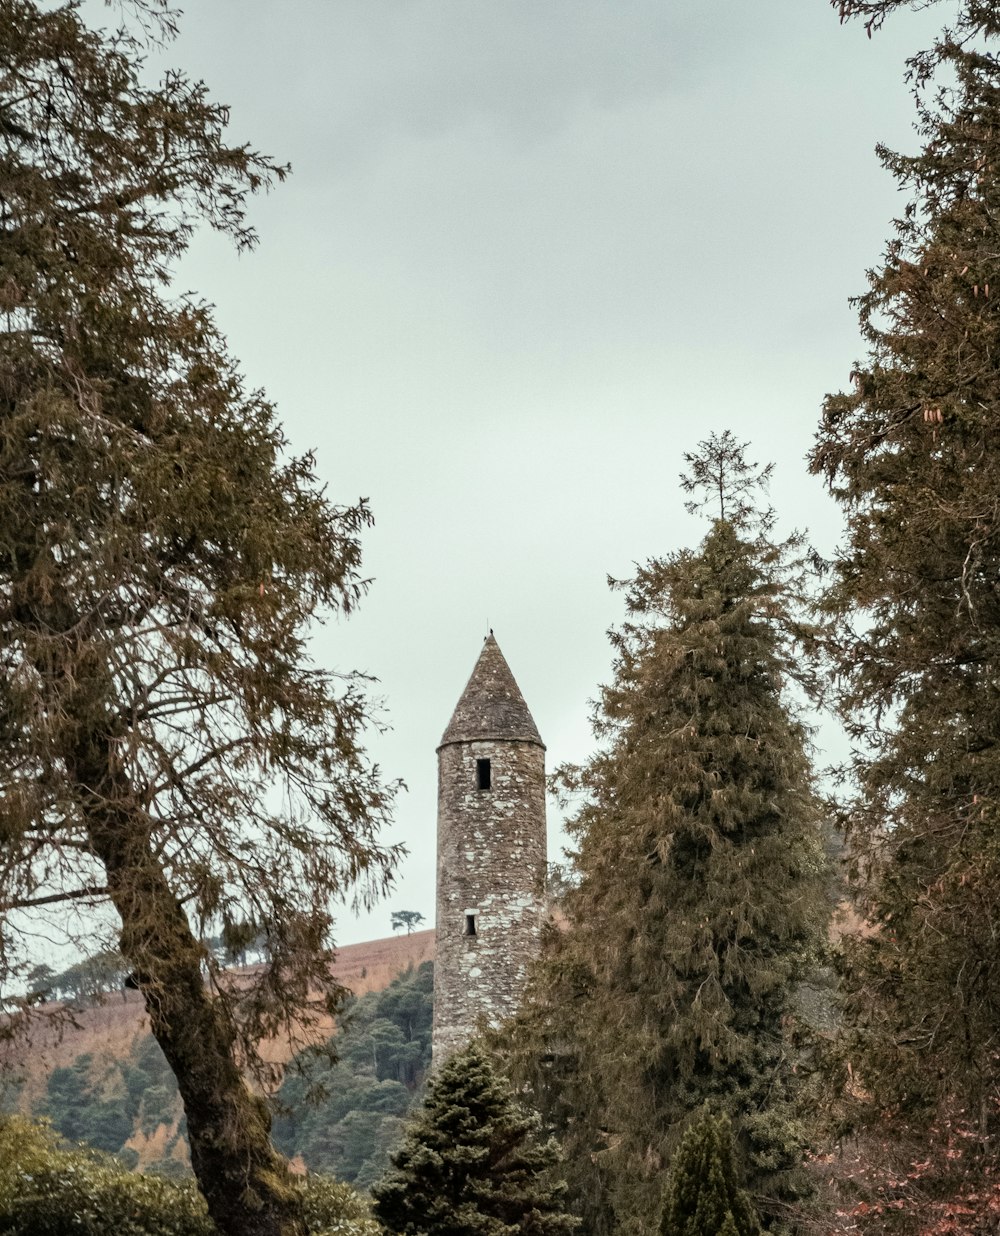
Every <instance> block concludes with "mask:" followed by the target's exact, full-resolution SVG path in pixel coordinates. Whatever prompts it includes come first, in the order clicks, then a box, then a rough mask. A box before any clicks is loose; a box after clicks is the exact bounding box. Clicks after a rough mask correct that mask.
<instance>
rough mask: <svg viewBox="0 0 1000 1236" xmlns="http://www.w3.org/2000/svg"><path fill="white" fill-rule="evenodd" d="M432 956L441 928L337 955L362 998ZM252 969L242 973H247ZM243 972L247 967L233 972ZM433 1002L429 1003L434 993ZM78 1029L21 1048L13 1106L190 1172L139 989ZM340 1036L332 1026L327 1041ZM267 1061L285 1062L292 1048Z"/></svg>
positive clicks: (81, 1019)
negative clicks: (337, 1035) (187, 1169)
mask: <svg viewBox="0 0 1000 1236" xmlns="http://www.w3.org/2000/svg"><path fill="white" fill-rule="evenodd" d="M433 958H434V931H433V929H431V930H428V931H415V932H413V933H412V934H410V935H397V936H389V937H386V938H384V939H380V940H371V941H367V942H365V943H363V944H349V945H345V946H343V947H342V948H340V949H339V950H338V952H337V960H336V962H335V963H334V967H333V970H334V974H335V976H336V977H337V978H338V979H339V980H340V981H341V982H342V983H343V984H344V986H345V987H347V988H348V989H349V990H350V991H352V992H353V993H354V995H355V996H357V997H364V996H366V995H367V994H368V993H373V992H382V991H384V990H385V989H386V988H388V987H389V986H390V984H391V983H392V981H393V979H395V978H397V976H399V975H402V974H404V973H406V972H407V971H408V970H414V971H415V970H417V968H418V967H420V966H421V964H422V963H424V962H430V961H433ZM253 968H254V967H244V968H243V970H244V971H249V970H252V969H253ZM234 972H235V973H236V974H237V975H238V974H239V973H240V972H241V970H240V968H237V969H236V970H235V971H234ZM428 999H429V997H428ZM75 1020H76V1022H77V1025H76V1026H75V1027H73V1026H64V1027H63V1029H62V1030H61V1031H60V1032H59V1033H56V1032H54V1031H52V1030H47V1031H46V1030H44V1029H43V1028H42V1027H41V1026H39V1029H38V1030H37V1032H36V1033H35V1035H34V1036H33V1039H32V1042H31V1044H30V1047H29V1048H27V1049H25V1048H24V1047H23V1046H22V1047H19V1048H18V1049H17V1051H16V1059H15V1060H13V1061H12V1062H11V1063H12V1064H13V1070H12V1073H11V1075H10V1078H9V1080H8V1081H7V1083H6V1084H5V1086H4V1088H3V1091H2V1092H0V1102H2V1106H3V1107H4V1108H5V1109H6V1110H17V1111H20V1112H23V1113H24V1114H27V1115H35V1116H38V1115H49V1116H51V1118H52V1119H53V1120H54V1121H55V1123H56V1124H57V1126H58V1127H60V1128H61V1129H62V1130H63V1132H64V1133H65V1135H66V1136H69V1137H71V1138H73V1139H78V1140H85V1141H88V1142H90V1143H92V1144H94V1145H97V1146H100V1147H101V1148H102V1149H108V1150H112V1151H117V1152H119V1153H122V1154H123V1157H125V1158H126V1159H128V1160H129V1161H130V1162H132V1163H133V1164H134V1165H136V1166H138V1167H140V1168H143V1169H148V1168H150V1167H154V1168H156V1169H158V1170H161V1171H167V1172H170V1173H172V1172H176V1171H181V1170H184V1166H185V1164H186V1162H187V1151H186V1146H185V1143H184V1139H183V1127H184V1126H183V1117H182V1111H181V1106H180V1101H179V1098H178V1096H177V1094H176V1086H175V1084H174V1082H173V1078H172V1076H171V1075H170V1073H169V1070H168V1069H167V1068H166V1062H165V1061H164V1060H163V1057H162V1054H161V1053H160V1052H159V1049H158V1047H157V1046H156V1044H155V1042H154V1041H153V1039H152V1036H151V1035H150V1033H149V1023H148V1019H147V1017H146V1014H145V1010H144V1009H143V1007H142V999H141V996H140V995H139V993H138V992H135V991H122V992H121V993H120V994H116V995H112V996H109V997H107V998H106V999H105V1000H104V1002H103V1003H100V1004H96V1005H94V1006H93V1007H90V1008H85V1009H82V1010H81V1011H80V1012H79V1013H78V1014H76V1017H75ZM333 1032H334V1025H333V1022H332V1021H330V1022H328V1023H327V1024H326V1025H325V1026H323V1027H321V1028H320V1030H319V1031H318V1033H317V1036H316V1041H317V1042H321V1041H323V1040H325V1039H326V1038H328V1037H329V1036H330V1035H331V1034H332V1033H333ZM265 1055H266V1056H267V1058H269V1059H270V1060H271V1061H273V1062H275V1063H279V1064H284V1063H285V1062H287V1060H288V1058H289V1049H288V1045H287V1044H285V1043H282V1042H278V1041H276V1042H274V1043H273V1044H270V1045H268V1048H267V1050H266V1051H265Z"/></svg>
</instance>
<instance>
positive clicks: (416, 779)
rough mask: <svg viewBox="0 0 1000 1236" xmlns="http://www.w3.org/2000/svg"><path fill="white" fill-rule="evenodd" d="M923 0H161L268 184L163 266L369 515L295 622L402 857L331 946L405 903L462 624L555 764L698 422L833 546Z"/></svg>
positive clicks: (679, 511)
mask: <svg viewBox="0 0 1000 1236" xmlns="http://www.w3.org/2000/svg"><path fill="white" fill-rule="evenodd" d="M939 16H942V17H943V16H944V14H943V13H941V14H940V15H939V14H938V13H937V11H936V10H935V11H932V13H931V14H930V15H927V14H924V15H921V16H912V15H903V16H901V17H899V18H898V19H897V20H896V21H895V22H894V23H892V24H891V25H890V26H889V27H888V28H887V29H886V30H885V31H883V32H882V33H881V34H879V35H878V36H876V38H875V39H873V40H871V41H869V40H867V39H866V38H865V35H864V32H863V30H862V29H861V28H860V27H859V26H849V27H841V26H839V25H838V21H837V16H836V13H835V12H834V11H833V10H832V9H831V8H830V7H829V5H828V4H827V3H826V2H825V0H768V3H766V4H751V3H748V2H747V0H716V2H715V3H711V4H709V3H696V2H695V0H687V3H681V2H679V0H489V2H488V3H487V2H485V0H285V2H284V3H281V4H275V3H274V0H201V3H200V4H195V3H192V4H191V5H190V12H188V13H187V14H185V17H184V20H183V23H182V36H181V39H180V41H179V42H178V43H177V44H176V45H175V46H174V47H173V48H172V49H171V52H170V56H169V58H170V59H171V60H172V61H173V62H175V63H177V64H179V65H181V66H183V67H184V68H185V69H187V70H188V71H189V72H190V73H191V74H192V75H194V76H196V77H203V78H204V79H205V80H206V82H207V83H208V84H209V86H210V88H211V91H212V93H213V95H214V96H215V97H216V98H218V99H221V100H224V101H227V102H228V103H230V104H231V105H232V126H231V134H232V137H233V139H234V140H239V141H243V140H247V141H250V142H251V143H252V144H253V145H255V146H257V147H258V148H259V149H262V150H265V151H267V152H268V153H271V154H273V155H275V156H277V157H279V158H281V159H287V160H289V161H290V162H291V163H292V165H293V175H292V178H291V179H290V181H289V182H288V183H287V184H286V185H284V186H282V187H280V188H279V189H277V190H276V191H275V192H274V193H273V194H272V195H270V196H269V197H267V198H264V199H261V200H259V201H257V202H256V203H255V204H254V206H253V211H252V216H253V220H254V222H255V223H256V225H257V227H258V230H259V232H260V238H261V244H260V247H259V249H258V250H257V251H256V252H255V253H253V254H250V255H248V256H243V257H240V258H237V257H236V256H234V255H233V254H232V253H231V252H230V251H229V250H228V249H227V247H226V245H225V244H224V243H223V242H222V241H221V240H219V239H218V238H215V237H212V236H210V235H209V236H204V237H199V238H198V239H197V240H196V243H195V245H194V248H193V251H192V254H191V256H190V258H189V260H188V261H187V262H186V263H185V265H184V267H183V270H182V272H181V279H180V282H181V283H182V285H183V286H190V287H192V288H195V289H196V290H197V291H198V292H199V293H201V294H202V295H203V296H204V297H205V298H206V299H208V300H210V301H212V302H214V303H215V304H216V305H217V307H218V318H219V321H220V324H221V326H222V328H223V329H224V330H225V331H226V333H227V334H228V336H229V338H230V342H231V346H232V349H233V351H234V353H235V354H236V355H237V356H239V357H240V358H241V360H242V363H243V367H244V369H245V371H246V373H247V375H248V378H249V380H250V381H251V382H252V383H253V384H254V385H261V386H263V387H264V388H265V389H266V390H267V391H268V393H269V395H270V396H271V397H272V398H273V399H274V400H275V401H276V402H277V404H278V406H279V410H280V414H281V416H282V418H283V421H284V423H285V426H286V429H287V432H288V435H289V438H290V441H291V444H292V447H293V449H295V450H296V451H304V450H307V449H314V450H315V452H316V457H317V466H318V469H319V472H320V474H321V475H322V477H323V478H324V479H325V480H326V481H327V483H328V486H329V493H330V495H331V496H332V497H333V498H334V499H336V500H341V501H353V500H354V499H356V498H357V497H358V496H359V495H364V496H366V497H368V498H369V499H370V500H371V504H372V507H373V509H374V513H375V518H376V526H375V528H374V529H373V530H372V531H371V533H370V534H369V535H368V536H367V537H366V539H365V562H366V570H367V572H368V573H370V575H371V576H372V577H373V580H374V582H373V586H372V590H371V593H370V595H369V597H368V599H367V601H366V602H365V604H364V605H363V606H362V607H361V609H360V610H359V611H358V613H357V614H356V615H355V617H353V618H352V619H351V621H350V622H349V623H347V624H339V623H338V624H334V625H331V626H329V627H327V628H326V629H325V630H324V631H323V632H322V633H321V635H320V636H319V638H318V639H317V644H316V648H317V655H318V656H320V657H321V658H322V659H323V660H324V661H325V662H326V663H328V664H333V665H337V666H340V667H344V668H347V667H357V668H362V669H365V670H368V671H370V672H371V673H372V674H374V675H376V676H377V677H378V678H379V680H380V685H379V687H378V691H379V693H380V694H381V695H382V696H383V697H384V700H385V706H386V717H387V720H388V721H389V723H390V724H391V726H392V727H393V728H392V731H391V732H390V733H388V734H387V735H385V736H384V737H382V738H377V739H376V738H373V741H372V744H371V746H372V749H373V750H374V751H375V752H376V754H377V757H378V759H379V760H380V762H381V763H382V765H383V766H384V768H385V771H386V773H387V774H388V775H390V776H401V777H403V778H404V779H405V780H406V782H407V783H408V786H409V792H408V793H407V794H405V795H404V796H403V797H402V798H401V799H400V802H399V807H398V813H397V828H396V835H397V837H398V838H399V839H401V840H403V841H405V842H406V844H407V845H408V846H409V848H410V851H411V854H410V857H409V859H408V860H407V861H406V862H405V864H404V865H403V866H402V868H401V869H400V876H399V885H398V889H397V891H396V892H395V893H394V894H393V895H392V897H391V898H390V899H389V900H388V901H387V902H385V903H383V904H382V905H380V906H379V907H378V908H377V909H376V910H375V912H374V914H373V915H370V916H365V917H363V918H361V919H360V920H352V919H351V918H350V917H349V916H348V915H347V914H344V915H343V916H342V917H341V920H340V927H339V931H338V936H339V939H340V940H341V942H351V941H355V940H361V939H366V938H372V937H375V936H380V935H386V934H388V932H389V913H390V910H391V909H392V908H397V909H417V910H421V911H422V912H423V913H424V914H425V915H426V916H427V920H428V923H430V922H431V921H432V920H433V912H434V911H433V892H434V874H433V869H434V826H435V810H436V805H435V800H436V760H435V753H434V749H435V746H436V744H437V742H438V740H439V738H440V736H441V733H442V731H443V730H444V728H445V725H446V723H447V721H448V719H449V716H450V714H451V710H452V708H453V707H454V704H455V703H456V701H457V699H458V696H459V694H460V692H461V690H462V688H463V686H464V684H465V681H466V679H467V677H468V675H469V672H470V671H471V669H472V666H473V664H474V662H475V659H476V657H477V655H478V653H479V648H480V645H481V641H482V637H483V635H484V634H485V630H486V626H487V622H488V623H489V625H491V626H492V627H493V628H494V630H495V632H496V635H497V638H498V640H499V642H500V646H501V648H502V649H503V651H504V653H505V654H506V656H507V659H508V661H509V662H510V665H511V668H512V669H513V671H514V674H515V676H516V677H517V679H518V682H519V683H520V685H521V688H522V691H523V693H524V696H525V698H526V700H527V702H528V704H529V707H530V708H531V710H532V712H533V714H534V717H535V720H536V721H537V723H538V726H539V729H540V731H541V733H542V736H543V738H544V739H545V741H546V743H547V744H548V760H549V766H550V767H552V766H554V765H555V764H556V763H560V762H562V761H566V760H570V761H573V760H579V759H582V758H584V757H585V756H586V754H587V752H588V751H589V749H590V746H591V742H590V737H589V730H588V725H587V711H588V706H587V701H588V699H589V698H591V697H592V696H593V694H594V693H595V690H596V687H597V685H598V683H600V682H601V681H603V680H606V679H607V677H608V674H609V665H610V656H609V651H608V645H607V640H606V636H605V632H606V629H607V628H608V626H609V625H611V624H612V623H615V622H617V621H618V620H619V618H620V617H621V605H620V598H618V597H616V596H614V595H612V594H610V593H609V592H608V589H607V586H606V582H605V579H606V576H607V575H608V574H612V575H615V576H618V577H621V576H624V575H627V574H628V573H629V572H630V570H631V564H632V563H633V562H634V561H637V560H642V559H645V558H647V557H649V556H651V555H656V554H667V553H669V552H671V551H672V550H674V549H676V548H678V547H679V546H680V545H682V544H685V543H692V542H694V541H696V540H697V539H699V538H700V536H701V529H700V527H699V525H698V523H697V522H696V521H692V520H691V519H689V517H687V516H686V515H685V513H684V511H683V505H682V499H681V496H680V494H679V493H678V487H677V474H678V472H679V471H680V468H681V463H682V461H681V455H682V452H683V451H685V450H689V449H691V448H692V447H693V446H694V445H695V444H696V442H697V441H698V440H699V438H702V437H704V436H706V435H707V434H708V433H709V432H710V431H712V430H722V429H726V428H730V429H732V430H733V431H734V432H735V433H737V434H738V435H740V436H741V437H743V438H745V439H748V440H750V441H751V442H752V443H753V446H754V449H755V451H756V453H757V456H758V457H759V458H762V459H773V460H775V462H776V464H777V471H776V476H775V483H774V486H773V490H772V499H773V502H774V505H775V506H776V508H777V510H778V512H779V514H780V516H781V517H782V520H783V523H784V525H785V526H786V527H790V526H793V525H798V526H808V527H809V529H810V531H811V532H812V534H813V536H814V539H815V540H816V542H817V543H818V544H819V545H820V546H821V547H823V548H827V549H828V548H830V547H831V546H832V544H833V543H834V541H835V540H836V537H837V535H838V516H837V513H836V512H835V511H834V510H833V509H832V507H831V505H830V503H829V502H828V500H827V499H826V498H825V495H824V493H823V490H822V488H821V486H820V485H819V483H818V482H816V481H815V480H813V479H812V478H810V477H808V476H807V475H806V473H805V468H804V464H803V458H804V456H805V454H806V452H807V451H808V449H809V446H810V442H811V438H812V435H813V432H814V428H815V425H816V421H817V416H818V410H819V407H820V403H821V400H822V397H823V394H824V393H825V392H826V391H828V390H832V389H836V388H838V387H840V386H841V385H843V384H844V382H845V380H846V375H847V373H848V371H849V369H850V367H851V363H852V361H853V359H854V358H855V356H857V355H858V354H859V352H860V343H859V339H858V330H857V323H856V317H855V314H854V312H853V310H851V309H850V307H849V306H848V303H847V301H848V297H849V296H851V295H852V294H855V293H857V292H859V291H861V290H862V289H863V287H864V271H865V269H866V267H869V266H871V265H873V264H874V263H875V262H876V261H877V260H878V256H879V254H880V252H881V250H882V247H883V245H884V242H885V239H886V237H887V236H888V234H889V229H890V220H891V218H892V216H893V215H894V214H896V213H899V212H900V210H901V208H902V200H901V199H900V197H899V195H898V194H897V192H896V190H895V186H894V184H893V182H892V181H891V180H890V178H889V177H888V175H887V174H886V173H884V172H883V171H882V170H881V169H880V167H879V166H878V163H877V160H876V158H875V155H874V147H875V144H876V142H878V141H885V142H887V143H888V144H890V145H894V146H902V147H910V148H912V147H913V144H914V140H915V139H914V138H913V136H912V133H911V129H910V123H911V116H912V104H911V101H910V99H909V96H908V94H907V90H906V87H905V85H904V82H903V69H904V64H903V62H904V59H905V56H906V54H908V53H909V52H911V51H913V50H915V49H916V48H918V47H920V46H923V45H924V44H925V43H926V42H927V38H928V32H929V30H931V29H933V28H935V27H936V25H937V21H936V20H935V19H936V18H938V17H939ZM552 824H553V828H552V833H553V835H552V839H551V841H550V849H551V850H552V851H553V854H552V855H551V856H552V857H556V856H557V852H558V844H559V843H558V838H557V836H556V835H555V834H556V820H555V813H554V812H553V819H552Z"/></svg>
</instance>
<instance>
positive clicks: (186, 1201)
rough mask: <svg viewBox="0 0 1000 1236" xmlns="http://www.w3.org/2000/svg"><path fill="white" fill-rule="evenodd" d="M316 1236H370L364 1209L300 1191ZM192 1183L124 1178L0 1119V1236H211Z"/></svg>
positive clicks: (50, 1138)
mask: <svg viewBox="0 0 1000 1236" xmlns="http://www.w3.org/2000/svg"><path fill="white" fill-rule="evenodd" d="M297 1188H298V1190H299V1192H300V1193H301V1195H302V1208H303V1213H304V1217H305V1221H306V1225H307V1227H308V1230H309V1232H310V1233H313V1234H314V1236H324V1234H329V1236H332V1234H333V1233H334V1232H336V1233H338V1234H339V1236H375V1234H376V1232H377V1227H376V1225H375V1223H374V1222H373V1220H372V1219H371V1217H370V1216H369V1214H368V1210H367V1207H366V1206H365V1204H364V1202H363V1201H362V1200H361V1199H360V1198H359V1197H358V1196H357V1194H355V1193H354V1192H353V1191H352V1190H351V1189H350V1188H348V1186H346V1185H344V1184H340V1183H339V1182H337V1181H333V1180H330V1179H328V1178H325V1177H314V1178H310V1179H309V1180H306V1181H304V1182H302V1183H301V1184H299V1185H298V1186H297ZM216 1230H217V1229H216V1227H215V1225H214V1224H213V1223H212V1221H211V1220H210V1219H209V1217H208V1211H207V1209H206V1207H205V1202H204V1200H203V1198H202V1197H201V1196H200V1195H199V1193H198V1191H197V1189H196V1188H195V1187H194V1182H193V1181H191V1180H188V1181H173V1180H165V1179H163V1178H162V1177H159V1176H141V1175H138V1174H136V1173H135V1172H129V1171H126V1170H125V1169H124V1168H123V1167H122V1165H121V1164H120V1163H118V1162H116V1161H115V1160H114V1159H111V1158H108V1157H107V1156H104V1155H100V1154H94V1153H93V1152H89V1151H82V1150H79V1149H70V1148H67V1147H66V1146H64V1145H62V1144H61V1143H60V1142H59V1140H58V1139H57V1138H56V1137H55V1136H54V1135H53V1133H52V1132H51V1131H50V1130H49V1129H47V1128H45V1127H44V1126H40V1125H37V1124H31V1123H30V1122H29V1121H27V1120H23V1119H21V1118H20V1117H11V1118H9V1119H5V1120H0V1233H3V1234H4V1236H108V1233H111V1232H113V1233H114V1234H115V1236H215V1234H216Z"/></svg>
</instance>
